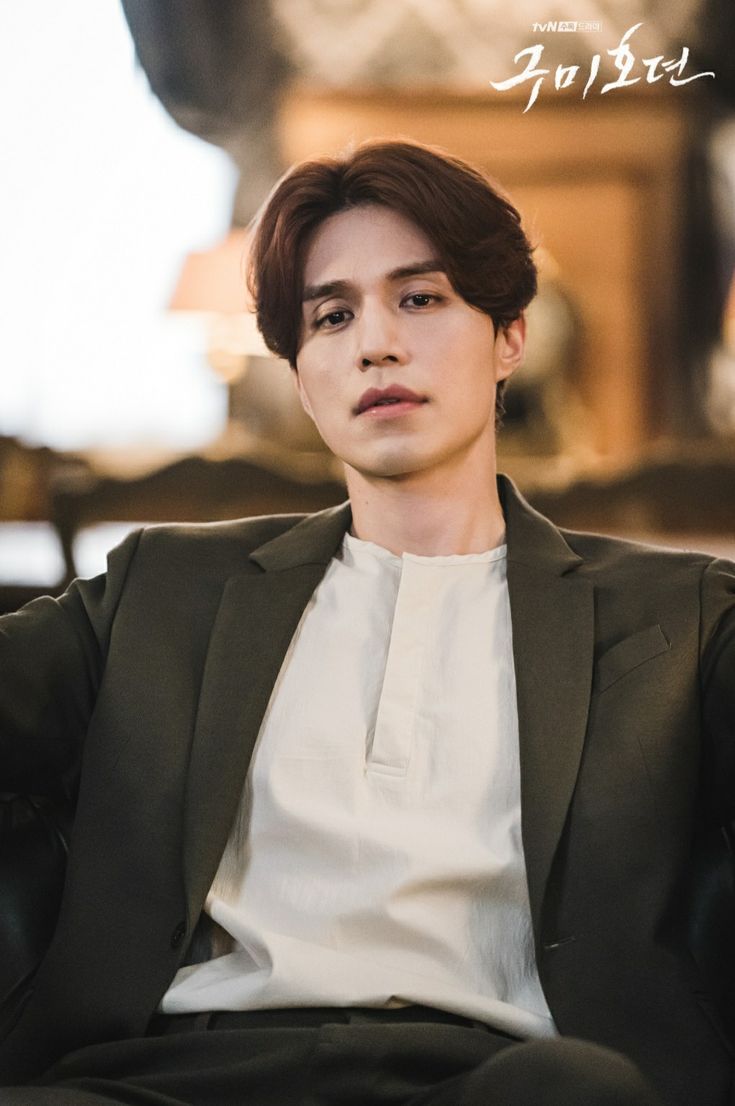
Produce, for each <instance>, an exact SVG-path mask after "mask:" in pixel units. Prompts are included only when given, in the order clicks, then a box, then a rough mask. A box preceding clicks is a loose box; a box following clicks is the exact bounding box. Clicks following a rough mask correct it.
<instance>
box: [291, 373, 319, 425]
mask: <svg viewBox="0 0 735 1106" xmlns="http://www.w3.org/2000/svg"><path fill="white" fill-rule="evenodd" d="M291 379H292V380H293V384H294V388H295V389H296V392H297V395H298V397H299V399H300V400H301V406H302V407H303V408H304V410H305V411H306V413H307V415H308V416H309V418H310V419H311V421H312V422H314V413H313V411H312V409H311V404H310V403H309V397H308V396H307V394H306V392H305V390H304V386H303V384H302V383H301V377H300V376H299V370H298V369H297V368H296V366H295V365H292V366H291Z"/></svg>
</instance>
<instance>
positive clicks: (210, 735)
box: [183, 503, 351, 917]
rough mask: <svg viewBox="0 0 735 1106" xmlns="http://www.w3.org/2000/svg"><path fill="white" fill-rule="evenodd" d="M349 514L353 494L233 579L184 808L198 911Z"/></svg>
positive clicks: (189, 880)
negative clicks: (289, 657) (288, 661)
mask: <svg viewBox="0 0 735 1106" xmlns="http://www.w3.org/2000/svg"><path fill="white" fill-rule="evenodd" d="M350 521H351V512H350V508H349V503H343V504H341V505H340V506H338V507H332V508H329V509H328V510H326V511H320V512H319V513H318V514H315V515H309V516H307V518H305V519H304V520H302V522H300V523H298V524H297V525H296V526H294V527H293V528H292V529H290V530H288V531H286V533H284V534H281V535H279V537H277V538H275V539H273V540H272V541H269V542H267V543H266V544H265V545H262V546H261V547H260V548H258V549H256V550H254V551H253V553H251V554H250V560H251V562H253V563H252V564H251V565H250V566H249V568H250V571H249V572H243V573H241V574H238V575H236V576H233V577H231V578H230V579H229V580H228V581H227V583H226V584H225V587H224V590H223V593H222V599H221V602H220V605H219V610H218V612H217V617H216V620H215V623H214V626H213V629H212V635H211V639H210V644H209V649H208V652H207V660H206V665H205V669H204V676H203V679H202V687H201V693H200V698H199V709H198V712H197V718H196V723H195V729H194V739H193V745H192V752H191V761H190V765H189V772H188V782H187V794H186V804H185V814H184V839H183V856H184V863H185V881H186V889H187V895H188V901H189V907H190V911H191V912H192V915H193V916H194V917H196V915H197V914H198V911H199V909H200V907H201V903H202V901H203V900H204V898H205V896H206V894H207V891H208V890H209V887H210V885H211V882H212V879H213V877H214V873H215V871H216V869H217V865H218V864H219V861H220V858H221V856H222V853H223V851H224V847H225V844H226V842H227V836H228V834H229V832H230V828H231V826H232V822H233V819H234V816H235V813H236V810H237V806H238V803H239V800H240V796H241V794H242V788H243V784H244V781H245V777H246V775H247V770H248V765H249V763H250V758H251V756H252V752H253V748H254V745H255V741H256V738H257V736H258V732H259V730H260V724H261V721H262V719H263V715H264V713H265V710H266V707H267V705H268V701H269V699H270V695H271V691H272V689H273V685H274V684H275V681H276V679H277V677H278V673H279V670H280V667H281V664H282V662H283V658H284V656H285V654H286V651H287V649H288V646H289V643H290V641H291V638H292V637H293V634H294V632H295V630H296V627H297V626H298V623H299V620H300V618H301V615H302V614H303V611H304V608H305V607H306V605H307V603H308V601H309V599H310V597H311V595H312V594H313V592H314V589H315V588H316V586H317V585H318V583H319V581H320V580H321V578H322V576H323V575H324V573H325V571H326V568H327V565H328V564H329V561H330V559H331V557H332V556H333V554H334V553H335V552H336V550H337V548H338V546H339V544H340V542H341V540H342V537H343V535H344V532H345V530H346V529H347V528H348V527H349V525H350Z"/></svg>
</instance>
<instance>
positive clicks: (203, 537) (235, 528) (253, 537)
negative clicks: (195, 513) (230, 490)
mask: <svg viewBox="0 0 735 1106" xmlns="http://www.w3.org/2000/svg"><path fill="white" fill-rule="evenodd" d="M309 517H310V516H309V514H308V513H306V512H302V513H292V514H273V515H255V516H253V517H250V518H234V519H227V520H225V521H221V522H171V523H162V524H157V525H153V526H146V527H145V528H144V529H143V531H142V533H141V541H144V542H145V543H146V544H158V545H162V546H166V547H168V548H170V549H172V550H173V549H182V550H186V551H188V552H194V551H196V550H198V549H202V550H203V551H207V550H209V551H211V550H212V549H213V548H214V547H227V546H232V547H233V548H237V549H238V550H239V551H241V552H243V551H247V552H252V551H253V550H254V549H257V548H258V547H259V546H261V545H264V544H265V543H266V542H269V541H271V540H272V539H273V538H277V537H279V536H280V535H281V534H283V533H285V532H286V531H287V530H291V529H293V527H294V526H297V525H298V524H299V523H300V522H303V521H304V520H305V519H307V518H309Z"/></svg>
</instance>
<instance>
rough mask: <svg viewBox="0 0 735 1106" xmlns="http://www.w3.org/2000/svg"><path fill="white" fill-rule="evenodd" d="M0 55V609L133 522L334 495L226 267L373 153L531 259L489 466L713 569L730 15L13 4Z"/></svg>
mask: <svg viewBox="0 0 735 1106" xmlns="http://www.w3.org/2000/svg"><path fill="white" fill-rule="evenodd" d="M569 20H577V21H578V22H577V24H576V27H575V29H573V30H566V31H562V30H560V29H559V23H558V21H569ZM636 24H640V26H639V27H638V28H637V29H636V31H635V32H634V33H633V34H632V35H631V36H629V39H628V43H629V47H630V56H632V57H633V60H634V62H635V66H634V68H631V69H630V71H629V73H628V74H627V81H626V83H625V84H624V86H623V87H616V88H612V89H610V90H609V91H608V92H607V93H606V94H603V93H602V92H601V89H602V88H603V87H604V85H605V83H615V82H616V81H620V82H621V83H622V82H623V80H624V79H625V78H626V74H625V73H624V72H623V73H621V71H620V63H622V60H623V55H622V53H620V52H618V53H617V54H616V53H615V52H614V51H615V48H616V47H617V46H618V44H619V43H620V42H621V39H622V38H623V36H624V35H625V33H626V31H628V30H629V29H630V28H631V27H633V26H634V25H636ZM567 25H568V24H567ZM535 45H536V46H543V51H542V52H541V54H540V55H538V54H537V55H536V57H535V58H534V64H536V66H537V68H542V69H544V70H548V73H546V74H544V75H543V80H542V82H541V85H540V88H539V92H538V97H537V99H536V101H535V103H534V104H533V106H532V107H531V108H530V109H528V110H524V109H526V108H527V104H528V100H529V96H530V93H531V89H532V86H533V84H534V80H525V81H522V82H518V83H517V84H515V85H514V86H513V87H509V88H504V87H501V88H497V87H494V85H495V86H497V85H501V86H503V84H504V83H511V84H512V81H511V80H510V79H511V78H512V77H514V76H516V75H518V74H520V73H521V72H522V70H523V68H524V66H525V65H526V62H527V61H528V60H529V57H531V55H529V54H528V53H526V54H521V57H520V58H518V59H517V60H514V58H516V56H517V55H518V54H519V52H522V51H528V50H529V48H531V47H532V46H535ZM626 56H629V55H626ZM596 57H597V58H599V64H600V67H599V74H598V76H597V78H596V80H595V81H594V83H593V84H592V85H591V87H590V91H589V92H588V94H587V96H586V97H585V98H584V99H583V97H582V92H583V89H584V87H585V84H586V83H587V80H588V78H589V76H590V73H591V72H593V70H594V67H595V65H596V63H595V62H594V59H595V58H596ZM616 59H617V61H618V63H619V65H618V68H617V69H616V65H615V63H616ZM646 59H648V61H646ZM652 59H658V62H654V61H653V60H652ZM0 61H1V64H0V87H2V91H3V104H4V108H3V111H2V113H1V114H0V150H1V151H2V159H3V172H2V174H1V175H0V220H2V248H1V249H0V294H1V295H2V302H3V303H4V304H5V310H4V311H3V313H2V320H1V321H0V610H3V611H8V610H12V609H15V608H16V607H18V606H19V605H20V604H21V603H23V602H25V601H27V600H28V599H30V598H32V597H33V596H35V595H38V594H42V593H45V592H48V593H51V594H58V592H59V591H60V590H61V589H62V588H63V586H64V585H65V583H67V582H68V581H69V580H70V579H71V578H72V577H73V576H75V575H92V574H95V573H96V572H99V571H101V570H102V569H103V568H104V560H105V554H106V551H107V550H108V549H109V548H110V546H111V545H113V544H114V543H115V542H117V541H118V540H119V539H120V538H121V537H122V536H123V535H124V534H125V533H126V532H127V530H129V529H130V528H131V527H133V526H135V525H138V524H140V523H142V522H158V521H169V520H201V519H217V518H225V517H233V516H242V515H252V514H261V513H266V512H271V511H302V510H303V511H310V510H317V509H320V508H321V507H325V506H327V505H329V504H331V503H336V502H340V501H341V500H343V499H344V498H345V494H346V493H345V489H344V484H343V480H342V473H341V467H340V466H339V464H338V463H337V462H336V461H335V459H334V458H333V457H332V456H331V455H330V454H329V453H328V451H327V450H326V448H325V447H324V446H323V444H322V443H321V441H320V440H319V438H318V436H317V434H316V432H315V431H314V429H313V426H312V424H311V423H310V422H309V421H308V420H307V419H306V416H305V415H303V413H302V412H301V408H300V406H299V405H298V403H297V401H296V397H295V393H294V392H293V389H292V386H291V382H290V380H289V369H288V366H287V365H285V364H284V363H282V362H280V361H277V360H275V359H273V358H271V357H270V356H269V355H268V354H267V352H266V350H265V349H264V348H263V346H262V344H261V342H260V339H259V336H258V334H257V332H256V330H255V327H254V324H253V320H252V316H251V315H250V314H249V313H248V312H247V311H246V310H245V294H244V286H243V279H242V261H243V254H244V251H245V249H246V229H245V228H246V227H247V224H248V221H249V220H250V218H251V217H252V215H253V214H254V212H255V211H256V209H257V207H258V206H259V205H260V203H261V201H262V200H263V198H264V197H265V195H266V194H267V192H268V190H269V189H270V187H271V186H272V184H273V183H274V181H275V180H276V179H277V177H278V176H279V175H280V173H281V172H282V171H283V170H284V169H285V168H286V167H287V166H288V165H290V164H291V163H292V162H293V161H294V160H297V159H300V158H303V157H307V156H309V155H312V154H318V153H334V152H336V151H338V150H340V149H341V148H342V147H344V145H345V144H346V143H347V142H349V141H352V140H360V139H362V138H366V137H373V136H399V135H400V136H407V137H410V138H414V139H418V140H421V141H425V142H429V143H432V144H435V145H439V146H442V147H444V148H445V149H447V150H449V151H450V152H452V153H455V154H457V155H459V156H461V157H465V158H467V159H468V160H470V161H472V162H473V163H475V164H477V165H479V166H481V167H483V168H484V169H485V170H486V171H487V172H488V173H489V174H490V176H492V177H494V178H496V179H497V180H498V181H500V182H501V183H502V185H503V186H504V187H505V188H506V189H507V190H508V191H509V192H510V194H511V196H512V198H513V200H514V202H515V203H516V204H517V206H518V207H519V208H520V209H521V211H522V214H523V216H524V219H525V222H526V226H527V229H528V231H529V233H530V236H531V237H532V239H533V241H534V242H535V243H536V244H537V247H538V248H537V258H538V261H539V265H540V269H541V275H542V279H541V291H540V294H539V297H538V299H537V301H536V302H535V303H534V304H533V305H532V306H531V308H530V309H529V314H528V318H529V348H528V357H527V363H526V366H525V368H524V369H523V371H522V372H521V373H520V374H519V375H518V376H517V378H516V379H515V380H514V382H513V384H512V385H511V388H510V390H509V392H508V414H507V419H506V425H505V428H504V430H503V431H502V433H501V438H500V445H499V454H500V467H501V469H503V470H504V471H506V472H508V473H510V475H512V476H513V477H514V478H515V479H516V481H517V482H518V483H519V485H520V487H521V489H522V490H523V491H524V493H525V494H526V495H527V497H528V498H529V499H530V500H531V502H532V503H534V504H535V505H536V506H538V507H539V508H540V509H541V510H543V511H545V512H546V513H548V514H549V515H550V516H551V517H552V518H553V519H554V520H555V521H556V522H558V523H559V524H562V525H567V526H572V527H574V528H578V529H594V530H598V531H602V532H607V533H617V534H624V535H628V536H631V537H634V538H643V539H645V540H649V541H652V542H654V543H656V544H661V545H672V546H676V547H687V548H696V549H702V550H704V551H707V552H713V553H722V554H724V555H727V556H731V557H735V510H734V509H735V284H734V283H733V272H734V270H735V5H733V4H732V0H671V2H666V0H568V2H566V0H565V2H564V3H559V4H556V3H554V2H552V0H517V2H516V3H515V4H514V5H513V6H512V8H511V6H510V5H507V4H503V3H496V2H494V0H218V2H217V3H216V4H213V3H211V2H208V0H122V2H121V0H68V3H66V4H64V5H59V4H57V3H54V0H26V2H25V3H24V4H22V5H20V4H12V5H11V4H5V5H2V6H0ZM558 66H561V67H564V68H563V69H561V70H558V69H557V67H558ZM575 67H578V68H575ZM712 72H714V74H715V76H714V77H711V76H706V75H704V74H706V73H712ZM700 74H702V75H701V76H700ZM636 76H637V77H638V80H637V81H635V83H633V78H634V77H636ZM691 78H696V79H691ZM557 86H560V87H557Z"/></svg>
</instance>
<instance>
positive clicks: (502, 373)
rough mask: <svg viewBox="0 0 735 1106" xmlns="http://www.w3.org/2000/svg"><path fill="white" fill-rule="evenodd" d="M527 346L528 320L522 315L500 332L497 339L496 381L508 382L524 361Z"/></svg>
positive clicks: (495, 358)
mask: <svg viewBox="0 0 735 1106" xmlns="http://www.w3.org/2000/svg"><path fill="white" fill-rule="evenodd" d="M525 346H526V318H525V315H523V314H521V315H519V316H518V318H517V319H514V320H513V322H512V323H508V325H507V326H506V327H503V328H502V329H501V330H499V331H498V333H497V335H496V337H495V357H494V361H495V379H496V381H500V380H507V379H508V377H509V376H512V375H513V373H514V372H515V371H516V369H517V368H518V366H519V365H520V364H521V362H522V361H523V353H524V350H525Z"/></svg>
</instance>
